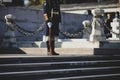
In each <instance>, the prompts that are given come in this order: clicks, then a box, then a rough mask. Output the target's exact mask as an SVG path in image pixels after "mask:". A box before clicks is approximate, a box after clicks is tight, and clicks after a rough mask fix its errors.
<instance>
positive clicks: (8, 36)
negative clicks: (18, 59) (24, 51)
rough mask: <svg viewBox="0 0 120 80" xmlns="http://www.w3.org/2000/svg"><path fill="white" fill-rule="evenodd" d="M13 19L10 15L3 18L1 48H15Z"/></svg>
mask: <svg viewBox="0 0 120 80" xmlns="http://www.w3.org/2000/svg"><path fill="white" fill-rule="evenodd" d="M14 19H15V17H14V16H13V15H11V14H8V15H6V16H5V20H6V25H5V34H4V38H3V42H2V47H17V45H16V36H15V26H14Z"/></svg>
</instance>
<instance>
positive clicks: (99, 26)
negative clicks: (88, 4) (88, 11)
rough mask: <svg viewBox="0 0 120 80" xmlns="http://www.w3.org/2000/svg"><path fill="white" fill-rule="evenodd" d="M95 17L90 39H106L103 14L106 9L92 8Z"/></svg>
mask: <svg viewBox="0 0 120 80" xmlns="http://www.w3.org/2000/svg"><path fill="white" fill-rule="evenodd" d="M92 14H93V19H92V23H91V26H92V31H91V34H90V41H93V42H94V41H104V40H106V37H105V33H104V20H103V19H102V18H103V14H104V10H102V9H93V10H92Z"/></svg>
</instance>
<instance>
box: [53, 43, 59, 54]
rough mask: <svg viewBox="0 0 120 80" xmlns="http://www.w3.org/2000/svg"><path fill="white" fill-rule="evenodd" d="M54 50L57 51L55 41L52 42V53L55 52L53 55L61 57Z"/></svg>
mask: <svg viewBox="0 0 120 80" xmlns="http://www.w3.org/2000/svg"><path fill="white" fill-rule="evenodd" d="M54 49H55V41H52V51H53V53H52V55H59V54H58V53H56V52H55V50H54Z"/></svg>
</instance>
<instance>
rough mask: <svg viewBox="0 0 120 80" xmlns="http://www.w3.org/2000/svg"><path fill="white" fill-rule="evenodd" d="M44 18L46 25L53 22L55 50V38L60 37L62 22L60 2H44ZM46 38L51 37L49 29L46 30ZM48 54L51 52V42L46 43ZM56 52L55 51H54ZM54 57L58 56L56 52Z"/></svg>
mask: <svg viewBox="0 0 120 80" xmlns="http://www.w3.org/2000/svg"><path fill="white" fill-rule="evenodd" d="M43 6H44V7H43V9H44V17H45V20H46V24H47V23H48V22H52V27H51V35H52V38H53V39H52V43H53V44H52V47H53V49H54V41H55V37H57V36H59V23H60V22H61V14H60V0H44V4H43ZM46 36H49V27H48V25H47V28H46ZM46 44H47V50H48V53H49V51H50V46H49V40H47V41H46ZM53 52H54V50H53ZM53 55H56V53H55V52H54V53H53Z"/></svg>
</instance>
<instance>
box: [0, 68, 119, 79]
mask: <svg viewBox="0 0 120 80" xmlns="http://www.w3.org/2000/svg"><path fill="white" fill-rule="evenodd" d="M115 73H120V67H99V68H74V69H57V70H40V71H38V70H37V71H22V72H6V73H0V79H3V80H4V79H27V80H28V79H33V80H35V79H46V78H60V77H70V76H84V75H102V74H115Z"/></svg>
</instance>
